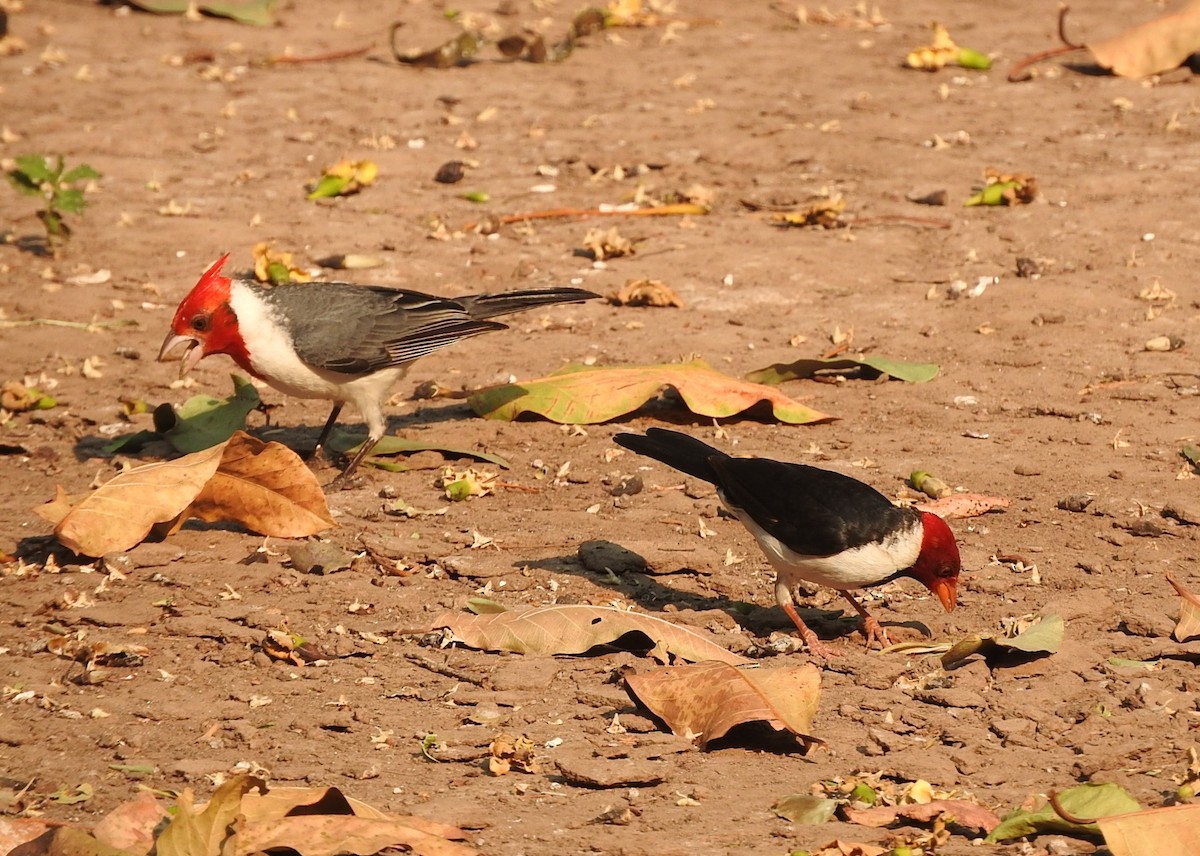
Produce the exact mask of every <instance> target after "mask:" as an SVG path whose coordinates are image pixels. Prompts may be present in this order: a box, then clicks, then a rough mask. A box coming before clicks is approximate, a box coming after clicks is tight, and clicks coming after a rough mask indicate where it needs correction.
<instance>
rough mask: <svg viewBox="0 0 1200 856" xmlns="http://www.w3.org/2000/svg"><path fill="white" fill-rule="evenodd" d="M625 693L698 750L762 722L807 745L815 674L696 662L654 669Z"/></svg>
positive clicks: (634, 679)
mask: <svg viewBox="0 0 1200 856" xmlns="http://www.w3.org/2000/svg"><path fill="white" fill-rule="evenodd" d="M625 686H626V688H627V690H628V691H629V694H630V695H631V696H632V697H633V698H634V699H635V700H637V701H640V702H641V703H642V704H644V705H645V706H646V707H647V708H649V709H650V711H651V712H653V713H654V715H655V716H657V717H659V718H660V719H661V720H663V722H665V723H666V724H667V727H669V728H670V729H671V731H672V732H673V733H674V734H678V735H680V736H681V737H687V738H689V739H691V740H695V741H697V742H698V743H699V744H700V745H701V746H703V745H705V744H706V743H708V742H709V741H711V740H716V739H717V738H719V737H722V736H724V735H725V734H727V733H728V732H729V729H731V728H733V727H734V726H735V725H741V724H742V723H744V722H760V721H761V722H765V723H766V724H767V725H769V726H770V727H771V728H774V729H775V730H776V731H790V732H792V733H793V734H795V735H796V736H797V737H799V738H801V739H802V740H804V741H812V740H813V738H811V737H809V728H810V727H811V725H812V718H813V716H814V715H815V714H816V712H817V700H818V697H819V695H820V689H821V673H820V671H819V670H818V669H817V667H816V666H814V665H812V664H811V663H805V664H804V665H802V666H784V667H781V668H774V669H764V668H755V669H738V668H734V667H733V666H731V665H729V664H727V663H713V662H707V663H696V664H695V665H690V666H675V667H672V668H664V669H655V670H654V671H652V672H646V673H644V674H637V675H630V676H629V677H627V678H626V679H625Z"/></svg>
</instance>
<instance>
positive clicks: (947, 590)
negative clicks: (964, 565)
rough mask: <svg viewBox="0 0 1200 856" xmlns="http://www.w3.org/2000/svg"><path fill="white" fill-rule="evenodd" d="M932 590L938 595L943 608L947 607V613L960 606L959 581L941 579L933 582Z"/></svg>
mask: <svg viewBox="0 0 1200 856" xmlns="http://www.w3.org/2000/svg"><path fill="white" fill-rule="evenodd" d="M929 588H930V590H931V591H932V592H933V593H934V594H936V595H937V599H938V600H940V601H941V602H942V606H944V607H946V612H950V611H951V610H953V609H954V607H955V606H957V605H958V580H956V579H948V578H944V577H943V578H939V579H936V580H934V581H933V585H931V586H930V587H929Z"/></svg>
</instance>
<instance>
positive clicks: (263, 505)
mask: <svg viewBox="0 0 1200 856" xmlns="http://www.w3.org/2000/svg"><path fill="white" fill-rule="evenodd" d="M188 514H189V515H190V516H192V517H198V518H200V519H201V520H204V521H206V522H208V523H214V522H217V521H229V522H234V523H240V524H241V525H242V526H245V527H246V528H247V529H249V530H250V531H252V532H257V533H258V534H260V535H272V536H274V537H277V538H303V537H305V536H308V535H314V534H316V533H317V532H321V531H324V530H325V529H330V528H332V527H333V526H336V525H337V524H335V523H334V522H333V518H332V517H330V516H329V506H328V504H327V503H326V501H325V494H324V493H323V492H322V490H321V485H320V484H318V483H317V477H316V476H315V475H313V472H312V470H310V469H309V468H308V467H307V466H305V464H304V461H302V460H300V456H299V455H297V454H296V453H295V452H293V451H292V450H291V449H289V448H287V446H284V445H282V444H280V443H264V442H263V441H262V440H258V439H255V438H254V437H251V436H250V435H249V434H246V433H245V432H242V431H238V432H237V433H236V434H234V435H233V437H231V438H230V440H229V442H228V443H227V444H225V447H224V454H223V456H222V457H221V463H220V467H219V468H218V469H217V471H216V472H215V473H214V474H213V476H212V478H211V479H210V480H209V481H208V483H207V484H206V485H205V486H204V489H203V490H202V491H201V492H200V495H199V496H197V497H196V498H195V500H194V501H193V502H192V504H191V507H190V508H189V509H188Z"/></svg>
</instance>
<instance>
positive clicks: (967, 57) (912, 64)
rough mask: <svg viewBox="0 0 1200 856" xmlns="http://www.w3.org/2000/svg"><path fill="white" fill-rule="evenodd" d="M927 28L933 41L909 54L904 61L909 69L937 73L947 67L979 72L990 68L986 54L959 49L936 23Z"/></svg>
mask: <svg viewBox="0 0 1200 856" xmlns="http://www.w3.org/2000/svg"><path fill="white" fill-rule="evenodd" d="M929 26H930V27H931V28H932V30H933V41H931V42H930V43H929V44H928V45H924V46H922V47H919V48H917V49H915V50H913V51H910V52H909V54H908V56H907V57H905V60H904V64H905V65H907V66H908V67H909V68H917V69H921V70H923V71H937V70H938V69H941V68H944V67H945V66H947V65H957V66H961V67H963V68H977V69H980V70H987V69H989V68H991V67H992V61H991V59H990V58H989V57H988V56H987V54H982V53H980V52H979V51H974V50H971V49H970V48H960V47H959V46H958V45H956V44H955V43H954V39H952V38H950V32H949V31H948V30H947V29H946V28H945V27H943V26H942V25H941V24H939V23H938V22H937V21H934V22H933V23H932V24H930V25H929Z"/></svg>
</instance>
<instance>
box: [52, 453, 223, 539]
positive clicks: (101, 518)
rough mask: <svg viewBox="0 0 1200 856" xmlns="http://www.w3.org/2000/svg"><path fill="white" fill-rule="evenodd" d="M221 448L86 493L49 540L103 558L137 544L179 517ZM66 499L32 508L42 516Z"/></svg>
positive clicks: (148, 466)
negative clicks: (159, 527)
mask: <svg viewBox="0 0 1200 856" xmlns="http://www.w3.org/2000/svg"><path fill="white" fill-rule="evenodd" d="M224 450H225V446H224V444H222V445H220V446H213V447H212V448H211V449H205V450H204V451H202V452H193V453H192V454H190V455H184V456H183V457H182V458H176V459H175V460H173V461H162V462H159V463H153V464H146V465H145V466H141V467H134V468H133V469H131V470H126V471H125V472H123V473H121V474H120V475H118V476H117V477H116V478H114V479H112V480H111V481H109V482H107V483H105V484H104V485H102V486H101V487H99V488H97V489H96V490H95V491H93V492H92V493H90V494H88V495H87V496H86V497H85V498H84V499H83V500H82V501H81V502H80V503H79V504H78V505H76V506H75V507H74V508H71V509H70V510H69V511H67V513H66V514H65V515H64V516H62V517H61V518H60V519H59V520H58V523H57V525H56V526H55V527H54V536H55V537H56V538H58V540H59V542H60V543H61V544H62V545H63V546H65V547H66V548H67V549H69V550H71V551H72V552H75V553H78V554H80V555H83V556H103V555H104V554H105V553H113V552H117V551H121V550H128V549H130V548H131V547H133V546H135V545H137V544H139V543H141V541H142V540H143V539H144V538H145V537H146V536H147V535H148V534H149V533H150V530H151V529H152V528H153V527H154V526H155V525H157V524H159V523H166V522H169V521H172V520H175V519H176V518H178V517H179V516H180V515H181V514H183V513H184V511H185V510H186V509H187V507H188V506H189V505H191V503H192V500H193V499H195V498H196V495H197V494H199V493H200V491H201V489H203V487H204V485H205V484H206V483H207V482H208V481H209V479H211V478H212V476H213V474H214V473H215V472H216V471H217V467H218V465H219V464H220V463H221V453H222V452H224ZM64 499H65V494H63V492H62V489H61V488H58V495H57V496H56V497H55V499H54V500H52V501H50V502H48V503H46V504H45V505H43V506H39V507H38V508H35V509H34V511H35V512H37V513H38V514H39V515H41V516H42V517H44V518H46V519H48V520H52V519H53V518H52V516H48V515H57V514H59V513H60V512H61V511H62V510H63V503H64Z"/></svg>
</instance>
